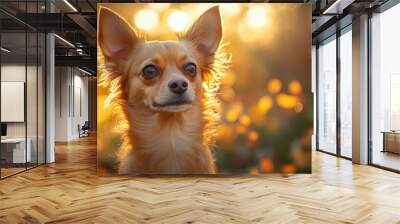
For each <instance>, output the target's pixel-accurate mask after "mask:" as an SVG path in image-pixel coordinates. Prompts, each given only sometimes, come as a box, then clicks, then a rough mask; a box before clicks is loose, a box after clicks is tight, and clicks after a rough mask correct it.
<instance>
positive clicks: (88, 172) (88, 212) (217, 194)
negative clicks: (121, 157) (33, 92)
mask: <svg viewBox="0 0 400 224" xmlns="http://www.w3.org/2000/svg"><path fill="white" fill-rule="evenodd" d="M44 222H47V223H374V224H375V223H385V224H386V223H400V175H398V174H395V173H390V172H387V171H383V170H380V169H377V168H373V167H368V166H359V165H352V164H351V162H349V161H347V160H343V159H337V158H335V157H333V156H330V155H326V154H322V153H318V152H315V153H314V154H313V174H312V175H293V176H289V177H287V178H286V177H281V176H280V175H266V176H260V177H236V178H233V177H230V178H225V177H224V178H204V177H202V178H198V177H185V178H176V177H175V178H173V177H170V178H145V177H141V178H133V177H98V176H97V174H96V142H95V139H94V138H86V139H84V140H81V141H76V142H71V143H69V144H59V145H57V162H56V163H55V164H51V165H47V166H42V167H39V168H36V169H33V170H30V171H28V172H26V173H22V174H19V175H17V176H14V177H11V178H8V179H5V180H2V181H0V223H44Z"/></svg>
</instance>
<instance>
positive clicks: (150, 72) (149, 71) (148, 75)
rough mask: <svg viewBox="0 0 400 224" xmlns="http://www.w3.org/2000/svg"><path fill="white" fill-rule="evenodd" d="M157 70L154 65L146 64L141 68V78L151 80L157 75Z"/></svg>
mask: <svg viewBox="0 0 400 224" xmlns="http://www.w3.org/2000/svg"><path fill="white" fill-rule="evenodd" d="M159 73H160V72H159V70H158V68H157V67H156V66H155V65H147V66H146V67H144V68H143V75H142V77H143V79H145V80H151V79H154V78H155V77H157V76H158V74H159Z"/></svg>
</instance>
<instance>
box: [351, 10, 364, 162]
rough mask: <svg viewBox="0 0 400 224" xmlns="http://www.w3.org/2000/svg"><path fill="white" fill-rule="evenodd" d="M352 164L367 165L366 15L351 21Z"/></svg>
mask: <svg viewBox="0 0 400 224" xmlns="http://www.w3.org/2000/svg"><path fill="white" fill-rule="evenodd" d="M352 28H353V34H352V35H353V40H352V42H353V59H352V60H353V84H352V85H353V86H352V87H353V102H352V104H353V105H352V106H353V130H352V145H353V154H352V156H353V162H354V163H358V164H367V163H368V15H366V14H364V15H361V16H359V17H357V18H355V19H353V25H352Z"/></svg>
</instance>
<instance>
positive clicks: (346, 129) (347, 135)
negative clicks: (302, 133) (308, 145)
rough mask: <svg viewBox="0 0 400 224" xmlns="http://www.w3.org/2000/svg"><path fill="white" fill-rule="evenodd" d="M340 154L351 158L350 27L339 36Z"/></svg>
mask: <svg viewBox="0 0 400 224" xmlns="http://www.w3.org/2000/svg"><path fill="white" fill-rule="evenodd" d="M339 52H340V154H341V156H344V157H347V158H351V157H352V148H351V147H352V138H351V137H352V97H353V94H352V74H353V72H352V33H351V26H349V27H347V28H346V29H345V30H343V32H342V34H341V36H340V50H339Z"/></svg>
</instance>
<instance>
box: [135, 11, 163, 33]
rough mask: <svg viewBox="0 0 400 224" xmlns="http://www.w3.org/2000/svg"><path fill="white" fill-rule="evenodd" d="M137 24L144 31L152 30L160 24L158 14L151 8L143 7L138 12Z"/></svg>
mask: <svg viewBox="0 0 400 224" xmlns="http://www.w3.org/2000/svg"><path fill="white" fill-rule="evenodd" d="M135 25H136V26H137V27H138V28H139V29H141V30H144V31H149V30H152V29H154V28H156V27H157V25H158V14H157V13H156V12H155V11H154V10H151V9H142V10H140V11H139V12H138V13H136V16H135Z"/></svg>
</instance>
